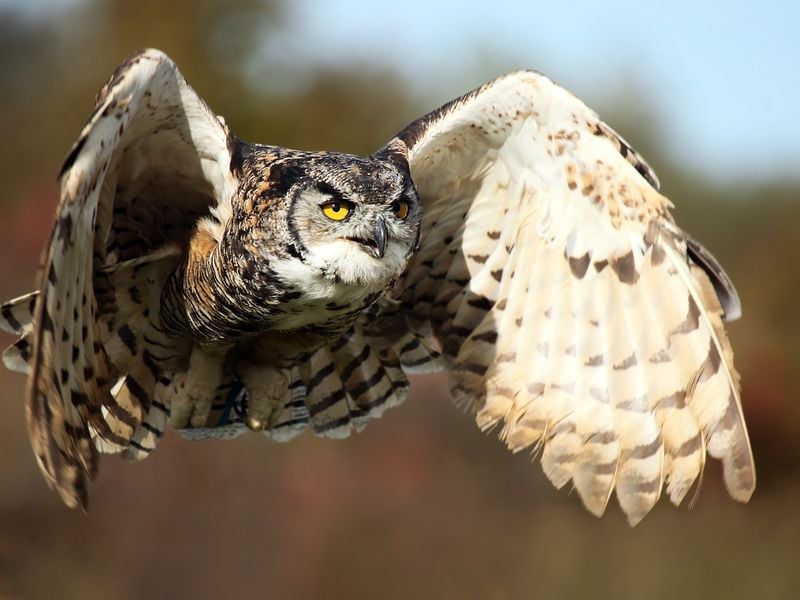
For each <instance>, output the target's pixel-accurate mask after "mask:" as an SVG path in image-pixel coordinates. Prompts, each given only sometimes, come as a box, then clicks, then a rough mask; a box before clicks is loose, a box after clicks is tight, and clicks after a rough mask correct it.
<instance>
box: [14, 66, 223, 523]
mask: <svg viewBox="0 0 800 600" xmlns="http://www.w3.org/2000/svg"><path fill="white" fill-rule="evenodd" d="M228 143H229V136H228V132H227V130H226V128H225V127H224V126H223V124H222V123H221V122H220V121H219V120H218V119H217V118H216V117H215V116H214V115H213V114H212V113H211V112H210V111H209V110H208V108H207V107H206V106H205V104H204V103H203V102H202V101H201V100H200V99H199V97H198V96H197V95H196V94H195V93H194V91H193V90H192V89H191V88H190V87H189V86H188V85H187V84H186V82H185V81H184V80H183V77H182V76H181V75H180V73H179V72H178V70H177V68H176V67H175V65H174V64H173V63H172V61H171V60H170V59H169V58H167V57H166V56H165V55H164V54H162V53H161V52H158V51H155V50H145V51H141V52H139V53H137V54H135V55H133V56H131V57H130V58H129V59H128V60H126V61H125V62H124V63H123V64H122V65H121V66H120V67H119V68H118V69H117V71H116V72H115V73H114V75H113V76H112V78H111V80H110V81H109V82H108V83H107V84H106V85H105V86H104V87H103V89H102V90H101V92H100V94H99V95H98V98H97V103H96V106H95V109H94V111H93V113H92V115H91V116H90V118H89V121H88V122H87V124H86V125H85V127H84V128H83V130H82V132H81V134H80V136H79V138H78V140H77V142H76V143H75V145H74V146H73V148H72V150H71V151H70V153H69V155H68V156H67V159H66V161H65V163H64V167H63V170H62V173H61V198H60V204H59V206H58V209H57V215H56V221H55V225H54V228H53V232H52V234H51V237H50V241H49V243H48V245H47V248H46V253H45V260H44V267H43V271H42V277H41V281H40V284H39V289H38V290H37V292H34V294H37V293H38V299H37V300H36V302H35V306H34V310H33V311H32V319H31V320H30V322H31V325H30V332H27V331H17V332H18V333H23V334H25V337H23V340H28V342H29V344H30V352H29V353H28V357H29V358H28V359H27V360H26V362H28V363H29V365H30V372H31V376H30V378H29V385H28V392H27V420H28V428H29V432H30V436H31V441H32V445H33V450H34V454H35V455H36V458H37V461H38V463H39V465H40V467H41V469H42V471H43V473H44V474H45V477H46V478H47V480H48V481H49V482H50V483H51V485H53V486H54V487H55V488H56V489H57V490H58V491H59V493H60V494H61V496H62V498H63V499H64V501H65V502H66V503H67V504H68V505H70V506H76V505H80V506H84V507H85V504H86V486H87V482H88V480H89V479H91V477H92V476H93V474H94V472H95V470H96V462H97V450H96V446H97V447H99V448H101V449H102V450H103V451H115V452H116V451H120V450H121V449H123V448H125V447H127V446H128V445H129V444H130V443H131V440H132V439H134V443H139V442H141V441H143V440H144V437H143V435H144V434H143V432H142V429H141V427H140V424H141V423H142V421H143V419H144V418H145V416H146V415H147V414H148V412H149V409H150V407H151V404H152V402H153V401H154V399H155V398H154V393H155V383H156V381H157V380H158V378H159V376H160V373H159V372H158V369H157V368H156V367H155V362H154V361H153V360H151V358H152V356H151V355H150V352H151V350H153V349H152V348H151V347H150V346H149V341H148V340H154V341H158V336H157V335H155V334H153V332H152V331H150V330H149V329H148V328H149V326H150V324H151V323H157V320H158V319H157V313H158V302H157V300H158V298H159V295H160V285H161V284H162V283H163V281H162V280H160V279H159V278H160V277H163V275H164V273H166V272H167V271H168V269H167V268H165V267H168V266H169V265H174V264H175V262H176V261H177V260H179V255H180V251H179V250H176V251H168V252H164V251H163V248H164V246H165V244H169V243H179V242H180V237H181V236H183V235H187V234H188V233H189V231H190V228H191V222H192V215H193V218H194V219H196V218H197V215H199V214H203V213H208V212H209V211H217V212H219V211H223V212H224V210H225V207H224V204H225V200H226V199H227V198H229V196H230V193H229V192H230V189H231V186H232V181H231V177H230V174H229V171H230V169H229V163H230V153H229V150H228ZM167 157H168V158H169V160H166V158H167ZM218 199H219V202H218ZM143 214H147V216H148V218H141V215H143ZM176 214H178V215H180V218H176V217H175V215H176ZM137 215H138V216H137ZM165 225H167V227H164V226H165ZM165 229H166V230H170V231H172V232H173V237H172V238H169V236H166V238H165V236H164V234H163V233H162V232H163V231H164V230H165ZM167 238H168V239H167ZM153 253H155V254H156V255H157V257H156V258H153V256H150V257H147V256H148V255H152V254H153ZM126 261H127V262H126ZM30 298H31V299H32V298H33V296H30ZM23 304H24V303H22V304H19V305H14V306H13V307H12V309H11V310H10V312H9V313H8V314H6V313H3V318H4V319H3V322H4V323H5V324H7V325H10V326H11V328H12V329H17V328H15V327H14V326H13V325H14V321H15V320H16V321H18V322H20V323H22V321H20V319H19V314H18V312H17V311H16V307H17V306H19V307H22V306H23ZM146 333H150V334H153V335H150V337H147V336H146V335H145V334H146ZM162 341H163V340H162ZM20 343H22V342H18V344H17V346H16V348H17V350H21V349H20V348H19V344H20ZM17 354H21V353H20V352H17V351H14V352H12V353H10V354H9V355H8V356H10V357H12V358H13V357H15V356H17ZM17 362H18V361H17ZM17 366H20V365H17ZM120 379H122V385H121V386H117V387H116V388H114V389H113V391H112V386H113V385H114V384H115V383H116V382H117V381H118V380H120ZM137 436H138V437H137ZM93 439H94V440H95V442H93ZM137 440H138V441H137Z"/></svg>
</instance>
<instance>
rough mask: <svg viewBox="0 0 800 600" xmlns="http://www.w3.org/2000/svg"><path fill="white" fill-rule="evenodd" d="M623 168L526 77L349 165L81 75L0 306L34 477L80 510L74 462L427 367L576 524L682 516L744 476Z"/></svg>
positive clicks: (359, 395) (278, 426)
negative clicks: (27, 248) (49, 206)
mask: <svg viewBox="0 0 800 600" xmlns="http://www.w3.org/2000/svg"><path fill="white" fill-rule="evenodd" d="M670 206H671V205H670V203H669V201H668V200H667V199H666V198H664V197H663V196H661V195H660V194H659V193H658V181H657V179H656V177H655V174H654V173H653V171H652V170H651V169H650V167H649V166H648V165H647V164H646V163H645V162H644V160H643V159H642V158H641V157H640V156H639V155H638V154H637V153H636V152H635V151H634V150H633V149H632V148H631V147H630V146H629V145H628V144H627V143H626V142H625V141H624V140H623V139H622V138H621V137H620V136H619V135H618V134H616V133H615V132H614V131H613V130H612V129H611V128H609V127H608V126H607V125H606V124H605V123H603V122H602V121H600V119H599V118H598V117H597V115H596V114H595V113H594V112H592V111H591V110H590V109H588V108H587V107H586V106H585V105H584V104H583V103H582V102H580V101H579V100H578V99H576V98H575V97H574V96H572V95H570V94H569V93H568V92H566V91H565V90H563V89H562V88H560V87H559V86H557V85H556V84H554V83H553V82H552V81H550V80H549V79H547V78H546V77H544V76H542V75H540V74H538V73H534V72H518V73H512V74H510V75H506V76H504V77H501V78H499V79H496V80H494V81H492V82H490V83H487V84H486V85H484V86H482V87H480V88H478V89H476V90H474V91H472V92H470V93H468V94H466V95H465V96H463V97H461V98H458V99H456V100H454V101H452V102H449V103H448V104H445V105H444V106H442V107H441V108H439V109H437V110H435V111H433V112H432V113H430V114H428V115H426V116H424V117H422V118H421V119H419V120H417V121H415V122H413V123H412V124H410V125H409V126H408V127H406V128H405V129H403V130H402V131H401V132H400V133H399V134H398V135H397V136H396V137H395V138H393V139H392V140H390V141H389V143H388V144H386V146H384V147H383V148H382V149H380V150H379V151H378V152H376V153H375V154H373V155H372V156H369V157H357V156H350V155H346V154H336V153H326V152H298V151H294V150H288V149H285V148H279V147H274V146H262V145H253V144H246V143H244V142H242V141H240V140H239V139H238V138H237V137H235V136H234V135H233V134H232V133H231V132H230V131H229V129H228V127H227V126H226V125H225V123H224V121H223V120H222V119H221V118H220V117H216V116H215V115H214V114H213V113H212V112H211V111H210V110H209V108H208V107H207V106H206V105H205V104H204V103H203V101H202V100H201V99H200V98H199V97H198V96H197V94H196V93H195V92H194V91H193V90H192V88H190V87H189V86H188V85H187V84H186V82H185V81H184V79H183V77H182V76H181V74H180V73H179V71H178V70H177V68H176V66H175V65H174V63H173V62H172V61H171V60H170V59H169V58H168V57H166V56H165V55H164V54H162V53H161V52H158V51H155V50H147V51H143V52H140V53H137V54H135V55H134V56H132V57H131V58H129V59H128V60H127V61H125V62H124V63H123V64H122V65H121V66H120V67H119V68H118V69H117V71H116V72H115V73H114V75H113V76H112V78H111V80H110V81H109V82H108V84H106V86H105V87H103V88H102V90H101V92H100V94H99V96H98V98H97V103H96V107H95V110H94V112H93V113H92V115H91V117H90V119H89V122H88V123H87V125H86V126H85V127H84V129H83V131H82V132H81V135H80V137H79V138H78V141H77V142H76V144H75V146H74V147H73V149H72V151H71V152H70V154H69V156H68V158H67V160H66V164H65V165H64V169H63V171H62V173H61V202H60V205H59V208H58V212H57V216H56V220H55V224H54V227H53V232H52V235H51V238H50V241H49V242H48V246H47V248H46V250H45V254H44V264H43V268H42V272H41V276H40V282H39V286H38V290H37V291H35V292H33V293H32V294H29V295H27V296H23V297H21V298H18V299H16V300H13V301H11V302H9V303H7V304H6V305H4V306H3V307H2V313H1V314H2V320H0V322H2V324H3V325H4V327H5V328H7V329H9V330H11V331H13V332H16V333H18V334H20V335H21V337H20V339H19V341H17V342H16V343H15V344H14V345H13V346H12V347H11V348H10V349H9V350H8V351H6V354H5V356H4V358H5V362H6V364H7V365H8V366H9V367H11V368H14V369H18V370H21V371H24V372H28V373H29V374H30V377H29V385H28V391H27V420H28V428H29V432H30V436H31V441H32V445H33V450H34V453H35V456H36V459H37V461H38V463H39V466H40V467H41V469H42V472H43V473H44V475H45V477H46V479H47V481H48V482H49V483H50V485H51V486H53V487H55V488H56V489H57V490H58V492H59V493H60V495H61V497H62V498H63V500H64V501H65V502H66V503H67V504H68V505H69V506H77V505H80V506H82V507H85V506H86V502H87V482H88V480H90V479H91V478H92V477H93V476H94V474H95V472H96V469H97V463H98V453H99V452H102V453H121V454H122V455H123V456H126V457H128V458H133V459H141V458H143V457H145V456H147V454H148V453H149V452H151V451H152V450H153V449H154V448H155V446H156V443H157V441H158V439H159V437H160V436H161V435H162V434H163V432H164V430H165V427H166V425H167V423H168V422H169V423H170V424H171V425H172V426H173V427H176V428H178V429H180V430H181V431H182V433H183V434H184V435H185V436H187V437H190V438H194V439H201V438H205V437H226V436H234V435H237V434H238V433H241V432H242V431H246V430H247V429H248V428H249V429H253V430H262V431H263V432H264V433H265V434H267V435H268V436H270V437H271V438H273V439H276V440H286V439H289V438H291V437H293V436H294V435H296V434H297V433H299V432H300V431H302V430H303V429H305V428H306V427H311V428H312V429H313V431H314V432H315V433H317V434H319V435H324V436H330V437H346V436H347V435H349V433H350V432H351V431H353V430H359V429H361V428H362V427H363V426H364V425H365V424H366V422H367V421H368V420H369V419H371V418H374V417H376V416H379V415H380V414H381V413H382V412H383V411H384V409H386V408H387V407H389V406H393V405H395V404H398V403H399V402H401V401H402V400H403V399H404V398H405V397H406V393H407V388H408V382H407V379H406V373H414V372H425V371H434V370H439V369H447V370H448V372H449V381H450V389H451V392H452V395H453V397H454V399H455V400H456V401H458V402H460V403H463V404H465V405H467V406H468V407H470V408H471V410H472V411H473V413H474V414H475V416H476V419H477V423H478V425H479V426H480V427H481V428H482V429H490V428H493V427H499V429H500V436H501V438H502V439H503V440H505V442H506V444H507V445H508V447H509V448H510V449H511V450H512V451H519V450H522V449H525V448H530V447H533V448H534V449H536V450H540V451H541V463H542V467H543V469H544V472H545V474H546V475H547V477H548V478H549V479H550V480H551V481H552V482H553V483H554V484H555V485H556V486H557V487H562V486H564V485H565V484H566V483H568V482H569V481H572V483H573V485H574V486H575V489H577V491H578V493H579V495H580V497H581V499H582V500H583V503H584V505H585V506H586V508H588V509H589V510H590V511H591V512H592V513H594V514H597V515H600V514H602V513H603V511H604V510H605V508H606V505H607V503H608V500H609V498H610V496H611V493H612V492H613V491H616V496H617V498H618V500H619V503H620V505H621V506H622V509H623V510H624V512H625V513H626V514H627V516H628V519H629V520H630V522H631V523H636V522H638V521H639V520H640V519H641V518H642V517H643V516H644V515H645V514H646V513H647V512H648V511H649V510H650V508H651V507H652V506H653V505H654V503H655V502H656V501H657V499H658V498H659V496H660V495H661V492H662V490H663V489H664V488H666V492H667V494H668V495H669V497H670V499H671V500H672V501H673V502H674V503H675V504H678V503H680V502H681V501H682V500H683V498H684V497H685V495H686V493H687V492H688V490H689V489H690V488H691V487H692V485H693V484H694V483H695V481H696V480H697V479H698V477H699V476H700V474H701V473H702V470H703V467H704V464H705V460H706V453H708V454H710V455H711V456H713V457H716V458H720V459H721V460H722V463H723V468H724V477H725V482H726V485H727V488H728V490H729V492H730V494H731V495H732V496H733V497H734V498H735V499H737V500H740V501H746V500H748V499H749V498H750V495H751V494H752V492H753V488H754V486H755V471H754V467H753V461H752V455H751V451H750V445H749V441H748V438H747V432H746V429H745V425H744V421H743V418H742V410H741V404H740V398H739V382H738V376H737V374H736V371H735V370H734V367H733V357H732V352H731V349H730V345H729V343H728V339H727V337H726V334H725V331H724V329H723V326H722V318H723V317H725V318H728V319H731V318H736V317H737V316H738V315H739V312H740V309H739V301H738V297H737V296H736V292H735V290H734V288H733V286H732V285H731V283H730V281H729V280H728V278H727V277H726V275H725V274H724V272H723V271H722V269H721V268H720V266H719V265H718V264H717V262H716V261H715V260H714V258H713V257H712V256H711V255H710V254H709V253H708V252H707V251H705V250H704V249H703V248H702V247H701V246H700V245H699V244H697V243H696V242H694V241H693V240H692V239H690V238H689V237H688V236H687V235H686V234H685V233H684V232H683V231H682V230H681V229H679V228H678V227H677V226H676V225H675V223H674V222H673V220H672V218H671V216H670V214H669V207H670Z"/></svg>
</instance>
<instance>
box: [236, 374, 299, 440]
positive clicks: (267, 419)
mask: <svg viewBox="0 0 800 600" xmlns="http://www.w3.org/2000/svg"><path fill="white" fill-rule="evenodd" d="M239 373H240V376H241V378H242V381H243V383H244V387H245V388H246V389H247V395H248V401H247V416H246V417H245V419H244V422H245V425H247V427H249V428H250V429H251V430H253V431H264V430H269V429H272V428H273V427H274V426H275V425H276V424H277V423H278V419H279V417H280V414H281V409H282V408H283V401H284V395H286V394H287V393H288V389H289V379H288V377H287V376H286V375H285V373H284V372H283V370H282V369H278V368H276V367H272V366H257V365H253V364H246V365H244V366H242V367H241V368H240V369H239Z"/></svg>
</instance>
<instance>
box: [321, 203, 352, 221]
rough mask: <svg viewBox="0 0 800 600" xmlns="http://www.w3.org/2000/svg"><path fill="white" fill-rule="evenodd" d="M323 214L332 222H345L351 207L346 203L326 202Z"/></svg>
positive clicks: (323, 206)
mask: <svg viewBox="0 0 800 600" xmlns="http://www.w3.org/2000/svg"><path fill="white" fill-rule="evenodd" d="M322 214H324V215H325V216H326V217H328V218H329V219H331V220H332V221H343V220H344V219H345V218H346V217H347V215H349V214H350V206H349V205H348V204H347V203H346V202H326V203H325V204H323V205H322Z"/></svg>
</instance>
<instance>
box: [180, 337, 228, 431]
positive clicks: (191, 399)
mask: <svg viewBox="0 0 800 600" xmlns="http://www.w3.org/2000/svg"><path fill="white" fill-rule="evenodd" d="M221 379H222V361H221V359H220V356H219V355H216V354H213V353H210V352H208V351H206V350H203V349H201V348H199V347H197V346H195V347H194V348H193V349H192V354H191V356H190V357H189V368H188V369H187V370H186V371H184V372H182V373H176V374H175V376H174V377H173V379H172V383H171V384H170V386H169V392H171V394H170V395H171V396H172V397H171V402H170V419H169V420H170V425H172V426H173V427H175V428H176V429H185V428H186V427H188V426H190V425H191V426H192V427H206V426H207V423H208V415H209V414H210V413H211V404H212V402H213V401H214V396H215V394H216V391H217V387H218V386H219V383H220V380H221ZM169 392H168V393H169Z"/></svg>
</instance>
